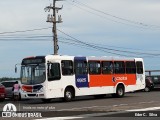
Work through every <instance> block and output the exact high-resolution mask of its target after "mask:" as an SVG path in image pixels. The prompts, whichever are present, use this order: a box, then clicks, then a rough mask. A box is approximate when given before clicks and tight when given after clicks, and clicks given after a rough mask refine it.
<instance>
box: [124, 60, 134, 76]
mask: <svg viewBox="0 0 160 120" xmlns="http://www.w3.org/2000/svg"><path fill="white" fill-rule="evenodd" d="M126 73H127V74H135V73H136V64H135V62H134V61H126Z"/></svg>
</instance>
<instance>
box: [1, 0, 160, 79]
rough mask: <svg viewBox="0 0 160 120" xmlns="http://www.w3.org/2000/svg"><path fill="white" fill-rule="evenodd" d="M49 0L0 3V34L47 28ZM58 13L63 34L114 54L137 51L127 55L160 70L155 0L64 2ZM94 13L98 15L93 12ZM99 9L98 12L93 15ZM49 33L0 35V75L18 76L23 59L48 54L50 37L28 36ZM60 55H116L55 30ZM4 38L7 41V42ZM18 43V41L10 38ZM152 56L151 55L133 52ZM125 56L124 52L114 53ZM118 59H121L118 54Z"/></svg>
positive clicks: (159, 29) (47, 31)
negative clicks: (34, 37)
mask: <svg viewBox="0 0 160 120" xmlns="http://www.w3.org/2000/svg"><path fill="white" fill-rule="evenodd" d="M50 3H52V0H14V1H13V0H1V2H0V15H1V19H0V33H3V32H12V31H21V30H22V31H23V30H31V29H38V28H47V27H51V26H52V24H50V23H46V18H47V15H48V14H49V13H48V12H45V11H44V8H45V7H46V6H47V5H50ZM61 5H63V9H62V10H61V11H59V13H58V14H59V15H60V14H61V15H62V19H63V23H61V24H58V25H57V28H58V29H59V30H61V31H63V32H65V33H67V34H68V35H70V36H72V37H74V38H76V39H78V40H80V41H83V42H89V43H92V44H96V45H99V46H101V47H105V48H111V49H114V50H123V51H131V52H137V54H134V55H131V54H127V55H129V56H131V57H143V58H144V62H145V67H146V69H160V63H159V59H160V56H158V54H159V53H160V47H159V44H160V16H159V13H160V1H159V0H66V1H62V2H57V6H60V7H61ZM96 10H97V11H96ZM98 10H99V11H98ZM51 35H52V33H51V29H45V30H41V31H33V32H25V33H15V34H0V56H1V59H0V77H5V76H9V77H19V74H15V73H14V66H15V64H17V63H21V60H22V59H23V58H24V57H27V56H36V55H47V54H53V45H52V44H53V43H52V38H51V37H45V38H43V39H42V38H40V40H38V39H36V40H35V41H33V40H32V39H31V38H29V40H27V37H33V36H51ZM58 37H59V41H60V42H59V47H60V49H59V54H62V55H85V56H117V55H115V54H110V53H109V52H114V53H115V51H109V50H105V51H100V50H97V49H93V48H89V47H86V46H85V47H82V46H81V44H79V45H78V46H77V43H76V45H75V44H66V43H64V42H71V43H73V41H69V40H68V39H67V40H66V38H69V37H68V36H66V35H64V34H62V33H61V32H58ZM7 39H9V41H7ZM15 39H18V40H15ZM144 52H145V53H149V54H152V53H154V54H155V55H154V56H150V55H148V56H147V55H144V54H138V53H144ZM116 53H118V54H122V55H124V54H126V53H125V52H116ZM119 56H121V55H119Z"/></svg>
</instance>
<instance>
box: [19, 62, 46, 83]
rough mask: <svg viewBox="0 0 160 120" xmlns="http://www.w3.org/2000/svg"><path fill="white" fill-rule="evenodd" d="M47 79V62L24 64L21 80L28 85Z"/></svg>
mask: <svg viewBox="0 0 160 120" xmlns="http://www.w3.org/2000/svg"><path fill="white" fill-rule="evenodd" d="M45 79H46V74H45V64H44V63H43V64H28V65H22V68H21V82H22V84H26V85H34V84H40V83H43V82H44V81H45Z"/></svg>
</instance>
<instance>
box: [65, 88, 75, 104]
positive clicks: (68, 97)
mask: <svg viewBox="0 0 160 120" xmlns="http://www.w3.org/2000/svg"><path fill="white" fill-rule="evenodd" d="M73 97H74V91H73V89H71V88H67V89H66V90H65V92H64V100H65V101H66V102H70V101H72V99H73Z"/></svg>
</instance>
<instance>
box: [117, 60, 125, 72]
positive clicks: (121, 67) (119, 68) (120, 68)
mask: <svg viewBox="0 0 160 120" xmlns="http://www.w3.org/2000/svg"><path fill="white" fill-rule="evenodd" d="M114 72H115V74H123V73H125V66H124V62H123V61H116V62H114Z"/></svg>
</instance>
